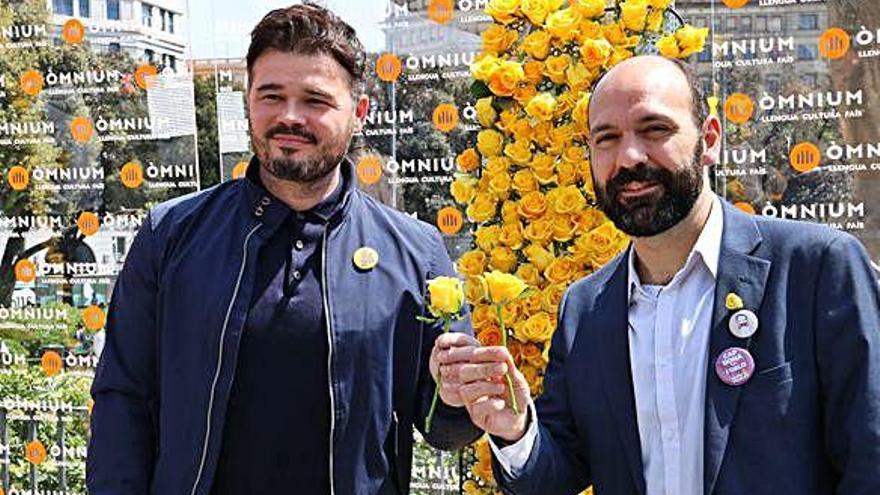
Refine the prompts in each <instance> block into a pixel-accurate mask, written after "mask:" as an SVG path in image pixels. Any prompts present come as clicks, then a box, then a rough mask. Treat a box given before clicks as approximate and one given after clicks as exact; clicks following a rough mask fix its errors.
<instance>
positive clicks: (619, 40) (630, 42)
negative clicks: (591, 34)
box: [602, 22, 641, 47]
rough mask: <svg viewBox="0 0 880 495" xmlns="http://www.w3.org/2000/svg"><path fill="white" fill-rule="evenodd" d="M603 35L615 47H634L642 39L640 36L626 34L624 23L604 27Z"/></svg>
mask: <svg viewBox="0 0 880 495" xmlns="http://www.w3.org/2000/svg"><path fill="white" fill-rule="evenodd" d="M602 34H603V35H604V36H605V39H606V40H608V42H609V43H611V44H612V45H614V46H623V47H634V46H636V45H637V44H638V43H639V39H641V36H640V35H638V34H634V35H632V36H628V35H627V34H626V27H625V26H624V25H623V23H622V22H615V23H614V24H609V25H606V26H602Z"/></svg>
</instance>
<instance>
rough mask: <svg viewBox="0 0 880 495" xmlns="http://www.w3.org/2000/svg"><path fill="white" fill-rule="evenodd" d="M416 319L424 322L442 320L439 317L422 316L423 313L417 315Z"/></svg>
mask: <svg viewBox="0 0 880 495" xmlns="http://www.w3.org/2000/svg"><path fill="white" fill-rule="evenodd" d="M416 320H419V321H421V322H424V323H437V322H438V321H440V320H438V319H437V318H426V317H424V316H421V315H419V316H416Z"/></svg>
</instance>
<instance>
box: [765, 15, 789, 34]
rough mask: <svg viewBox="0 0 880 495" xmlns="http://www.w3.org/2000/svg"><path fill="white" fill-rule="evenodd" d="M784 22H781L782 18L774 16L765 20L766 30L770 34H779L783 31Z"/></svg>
mask: <svg viewBox="0 0 880 495" xmlns="http://www.w3.org/2000/svg"><path fill="white" fill-rule="evenodd" d="M784 24H785V23H784V22H782V16H779V15H775V16H773V17H771V18H770V19H768V20H767V29H769V30H770V31H772V32H779V31H782V30H783V29H785V27H784Z"/></svg>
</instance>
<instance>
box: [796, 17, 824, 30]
mask: <svg viewBox="0 0 880 495" xmlns="http://www.w3.org/2000/svg"><path fill="white" fill-rule="evenodd" d="M798 27H799V28H800V29H803V30H809V31H815V30H817V29H819V16H818V15H817V14H801V17H800V22H799V23H798Z"/></svg>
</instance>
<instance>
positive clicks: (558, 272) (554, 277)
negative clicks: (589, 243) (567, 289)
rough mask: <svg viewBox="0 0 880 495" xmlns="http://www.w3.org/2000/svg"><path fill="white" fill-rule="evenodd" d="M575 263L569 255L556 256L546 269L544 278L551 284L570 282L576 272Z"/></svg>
mask: <svg viewBox="0 0 880 495" xmlns="http://www.w3.org/2000/svg"><path fill="white" fill-rule="evenodd" d="M575 268H576V267H575V264H574V262H573V261H572V260H571V258H568V257H562V258H556V259H555V260H553V262H552V263H550V266H548V267H547V268H546V269H545V270H544V278H546V279H547V281H549V282H550V283H551V284H564V283H567V282H570V281H571V279H572V277H573V276H574V272H575Z"/></svg>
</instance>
